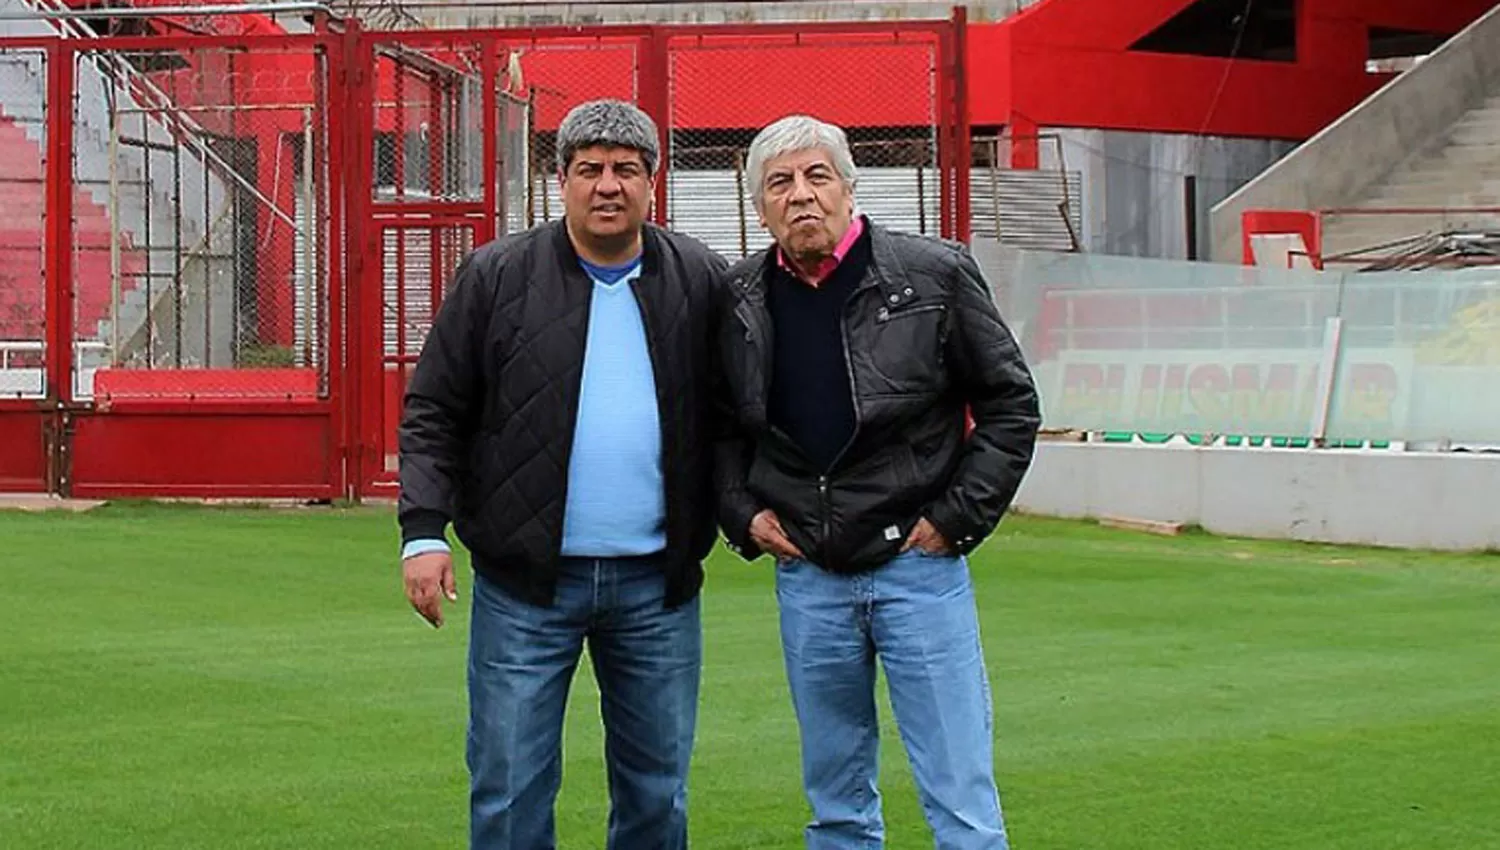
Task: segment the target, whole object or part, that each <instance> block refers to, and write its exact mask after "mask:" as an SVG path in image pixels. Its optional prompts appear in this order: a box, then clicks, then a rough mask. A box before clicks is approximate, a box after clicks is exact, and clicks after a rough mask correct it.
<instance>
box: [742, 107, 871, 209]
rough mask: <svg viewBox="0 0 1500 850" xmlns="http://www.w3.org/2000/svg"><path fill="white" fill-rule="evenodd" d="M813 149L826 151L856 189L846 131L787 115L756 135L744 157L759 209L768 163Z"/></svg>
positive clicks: (816, 121) (854, 173)
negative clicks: (784, 156) (786, 155)
mask: <svg viewBox="0 0 1500 850" xmlns="http://www.w3.org/2000/svg"><path fill="white" fill-rule="evenodd" d="M812 148H822V149H823V150H824V151H826V152H827V153H828V156H829V158H831V159H832V160H833V167H834V168H835V169H836V170H837V171H838V173H839V177H841V178H843V181H844V182H845V183H848V184H849V188H850V189H851V190H852V189H853V188H854V184H855V182H856V181H857V180H858V179H859V172H858V171H856V170H855V168H854V155H853V154H852V153H850V152H849V138H848V136H846V135H844V131H843V130H842V129H841V128H839V127H836V126H834V125H832V124H829V123H827V122H825V121H819V120H818V119H816V118H813V117H812V116H810V115H788V116H787V117H785V118H782V119H779V120H777V121H776V122H775V123H772V124H769V125H767V126H766V127H765V128H764V129H763V130H761V131H760V132H759V133H757V134H755V140H754V141H752V142H751V143H750V152H749V154H747V155H746V157H745V176H746V179H747V182H748V185H749V186H750V190H751V198H752V199H753V200H754V201H755V208H756V209H757V210H759V209H760V208H761V204H762V195H763V194H764V192H765V185H764V184H763V183H762V181H763V180H765V178H766V163H768V162H770V161H771V160H773V159H775V158H776V157H778V156H782V155H784V154H789V153H795V152H797V151H805V150H809V149H812Z"/></svg>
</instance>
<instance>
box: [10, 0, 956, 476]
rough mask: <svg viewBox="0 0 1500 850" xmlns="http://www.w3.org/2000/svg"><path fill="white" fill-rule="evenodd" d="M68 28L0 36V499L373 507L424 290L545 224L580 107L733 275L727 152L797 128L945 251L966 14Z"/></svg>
mask: <svg viewBox="0 0 1500 850" xmlns="http://www.w3.org/2000/svg"><path fill="white" fill-rule="evenodd" d="M94 11H95V12H97V13H98V14H97V15H93V17H95V18H105V17H107V16H108V15H109V14H111V13H110V12H109V11H108V10H102V9H100V10H94ZM64 14H65V16H66V13H64ZM91 14H92V13H91ZM122 14H123V13H122ZM76 17H78V16H74V17H65V19H62V20H53V21H47V22H44V21H40V20H38V21H33V22H28V23H27V24H26V25H25V26H26V27H31V28H32V29H31V30H30V31H31V32H34V34H33V35H19V36H17V35H7V36H3V37H0V491H17V490H24V491H47V492H55V493H59V494H64V495H77V496H99V497H108V496H121V495H139V496H219V497H245V496H248V497H286V498H309V499H333V498H343V497H354V498H360V497H364V496H372V495H379V496H390V495H393V494H394V493H395V484H396V480H397V475H396V473H397V470H396V465H395V458H396V456H397V447H396V425H397V423H398V421H399V418H400V411H401V402H402V395H403V393H404V391H405V386H406V379H407V376H408V374H409V372H410V369H411V368H412V366H413V364H414V363H415V361H416V358H417V356H418V354H419V353H420V350H421V346H422V344H423V342H424V341H425V339H426V334H427V331H428V329H429V328H430V326H431V321H432V317H433V316H434V315H435V313H436V311H437V309H438V308H439V306H440V304H441V301H442V295H443V292H444V290H445V289H446V288H447V286H448V285H450V283H451V278H452V275H453V272H454V270H455V269H456V268H457V266H458V263H459V262H460V261H461V260H462V259H463V257H464V256H465V255H466V254H467V253H468V252H469V251H471V250H472V249H473V248H474V247H476V246H478V245H480V244H482V243H484V242H487V241H489V240H491V239H493V238H495V237H496V236H498V235H502V234H505V233H511V232H516V231H519V230H523V229H526V228H528V227H531V226H533V225H535V224H538V223H541V222H545V221H548V220H553V219H556V218H557V217H559V216H560V215H561V213H562V208H561V198H560V196H559V193H558V183H557V179H556V175H555V171H556V169H555V167H554V165H553V158H554V145H555V133H556V129H557V125H558V122H559V121H560V120H561V118H562V116H563V115H564V114H566V112H567V111H568V110H569V109H570V108H572V107H573V106H574V105H576V104H578V103H581V102H583V101H585V100H591V99H594V98H598V97H618V98H624V99H629V100H634V101H636V102H638V103H639V104H641V106H642V107H643V108H644V109H646V110H647V112H649V113H650V114H652V115H653V116H654V117H655V118H656V119H657V121H658V124H659V125H660V131H661V142H662V150H663V151H664V166H665V168H664V171H663V174H662V175H661V179H660V180H659V181H658V185H657V196H656V204H655V207H654V212H653V215H654V217H655V219H656V220H657V221H658V222H659V223H662V224H667V225H669V226H671V227H673V228H676V229H678V230H682V231H685V232H687V233H690V234H692V235H695V236H698V237H699V238H701V239H703V240H704V241H706V242H707V243H708V244H709V245H710V246H712V247H714V248H715V249H717V250H719V251H720V252H722V253H724V254H726V255H730V256H738V255H741V254H744V253H747V252H748V251H751V250H755V249H757V248H759V247H760V246H761V245H762V244H764V242H765V240H766V238H767V237H766V236H765V235H764V233H763V231H761V229H760V227H759V225H758V222H757V221H756V220H755V215H754V212H753V208H752V207H753V204H751V203H750V197H749V191H750V190H749V187H746V186H745V185H744V176H743V165H744V151H745V147H746V145H747V144H748V142H749V140H750V138H751V137H752V136H753V135H754V133H755V132H756V130H757V129H758V128H759V127H760V126H762V125H763V124H764V123H766V122H767V121H769V120H772V119H774V118H776V117H778V116H780V115H783V114H787V113H791V112H812V113H814V114H819V115H821V116H823V117H825V118H827V119H829V120H833V121H835V122H837V123H840V124H841V125H843V126H845V127H846V128H847V129H848V130H849V132H850V137H851V141H852V142H853V144H854V149H855V156H856V162H857V163H858V165H859V166H860V168H861V172H862V178H861V184H860V200H861V204H862V205H863V206H864V207H865V208H866V209H868V210H869V211H871V212H872V214H874V215H875V216H876V217H877V218H879V219H881V220H882V221H886V222H889V223H892V224H895V225H896V226H899V227H903V228H905V229H910V230H918V231H923V232H929V233H937V234H941V235H944V236H950V237H957V238H964V237H966V235H967V234H966V226H965V224H966V221H967V209H966V206H965V205H966V200H967V190H966V178H967V173H968V169H967V168H962V167H959V165H960V164H961V163H963V164H966V163H967V158H968V153H967V138H968V134H967V126H966V124H965V121H966V118H965V115H964V109H963V101H964V98H963V97H962V93H963V85H962V79H961V77H962V57H961V46H962V42H963V35H962V16H961V14H960V15H959V17H957V18H955V20H954V21H901V22H883V23H847V24H843V23H841V24H831V23H824V24H771V25H746V26H683V27H679V26H662V27H635V26H603V27H590V28H577V27H566V28H564V27H558V28H541V29H527V30H484V31H473V30H465V31H419V32H399V33H389V32H366V31H363V30H361V28H360V27H359V26H357V25H356V24H354V23H352V22H349V23H341V22H333V21H330V20H327V19H325V18H320V19H319V20H317V21H316V23H315V27H314V32H312V33H310V34H305V35H284V34H270V33H273V32H274V29H275V28H274V26H273V25H271V24H269V23H265V22H264V21H262V19H261V18H259V17H257V16H256V15H251V14H238V15H228V14H222V13H221V14H215V15H205V16H198V17H195V18H193V19H192V20H190V21H177V20H176V19H175V18H172V17H171V16H170V15H163V16H161V18H162V21H163V22H166V23H163V24H162V25H160V26H158V25H155V24H153V25H151V26H143V27H137V28H135V29H136V30H138V31H141V34H137V35H130V36H106V37H100V36H99V35H98V34H97V33H94V32H92V31H90V30H88V29H87V27H86V26H85V25H84V24H82V23H81V22H74V18H76ZM265 20H268V19H265ZM257 21H261V22H260V23H257ZM167 24H171V25H167ZM23 29H24V28H23ZM11 31H12V32H15V31H16V30H15V29H14V28H13V29H12V30H11ZM834 61H836V63H837V64H838V65H839V67H840V68H842V69H843V71H845V72H847V73H845V74H843V75H841V76H837V77H826V75H825V78H822V79H820V80H819V81H818V83H817V85H816V86H815V87H813V88H808V87H807V86H805V85H804V84H803V80H804V79H805V78H804V77H799V76H798V74H800V73H801V72H802V71H804V70H806V69H807V68H813V67H817V66H818V65H819V64H821V63H827V62H834ZM726 74H728V75H729V76H730V77H731V78H732V83H731V84H730V85H726V84H725V82H724V80H725V75H726ZM871 78H878V85H877V84H875V83H872V82H870V80H871Z"/></svg>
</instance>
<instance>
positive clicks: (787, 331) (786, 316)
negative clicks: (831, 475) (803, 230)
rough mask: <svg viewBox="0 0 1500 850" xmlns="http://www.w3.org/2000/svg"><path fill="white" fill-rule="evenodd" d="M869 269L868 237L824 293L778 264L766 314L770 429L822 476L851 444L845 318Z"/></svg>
mask: <svg viewBox="0 0 1500 850" xmlns="http://www.w3.org/2000/svg"><path fill="white" fill-rule="evenodd" d="M869 267H870V229H869V228H868V227H866V228H865V232H864V233H863V234H861V235H860V237H859V239H858V240H857V241H856V242H855V243H854V245H853V246H851V247H850V249H849V253H848V254H846V255H844V259H843V260H842V261H841V262H840V263H839V264H838V266H837V267H836V268H835V269H834V271H833V274H831V275H829V276H828V278H827V279H826V280H824V281H823V282H822V284H821V285H819V286H817V287H812V286H809V285H808V284H806V283H804V282H803V281H801V280H799V279H798V278H797V277H795V276H794V275H793V274H792V273H791V272H789V271H787V270H786V269H783V268H781V267H780V266H779V265H776V264H775V263H774V261H773V265H772V269H771V271H770V275H771V280H770V285H769V287H768V290H769V294H768V297H767V306H769V307H770V310H771V321H772V323H773V325H774V327H775V332H774V334H773V336H774V338H775V349H774V350H773V352H772V357H771V397H770V410H769V411H768V412H769V415H770V422H771V424H772V425H774V426H776V427H778V428H780V429H781V430H782V431H784V432H785V433H786V435H787V436H788V437H791V438H792V440H793V442H795V443H796V444H797V445H798V446H799V447H801V449H802V451H803V452H804V453H806V455H807V457H808V459H809V460H811V461H812V462H813V465H814V466H816V467H817V468H818V469H823V470H826V469H828V468H829V467H831V466H832V465H833V462H834V460H836V459H837V458H838V455H839V452H840V451H842V450H843V448H844V446H845V444H847V443H848V442H849V439H850V438H851V437H853V436H854V426H855V420H854V396H853V392H852V390H851V389H850V387H849V364H848V361H847V360H846V359H845V357H844V339H843V310H844V305H845V303H846V302H847V301H848V300H849V296H850V295H851V294H852V293H853V292H854V290H855V289H856V288H857V287H858V286H859V282H860V281H861V280H862V279H863V278H864V276H865V272H866V271H867V270H868V269H869Z"/></svg>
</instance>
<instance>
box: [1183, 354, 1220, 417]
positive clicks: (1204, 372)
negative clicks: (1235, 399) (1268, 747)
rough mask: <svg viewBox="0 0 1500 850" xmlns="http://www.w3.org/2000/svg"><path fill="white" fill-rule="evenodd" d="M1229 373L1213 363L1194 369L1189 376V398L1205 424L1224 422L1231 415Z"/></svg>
mask: <svg viewBox="0 0 1500 850" xmlns="http://www.w3.org/2000/svg"><path fill="white" fill-rule="evenodd" d="M1228 395H1229V373H1228V372H1226V371H1225V370H1224V367H1223V366H1220V365H1219V364H1217V363H1211V364H1208V365H1205V366H1197V367H1194V369H1193V371H1192V373H1191V374H1190V375H1189V376H1188V398H1189V399H1190V400H1191V401H1192V405H1193V410H1194V411H1195V412H1197V414H1198V416H1199V417H1200V418H1201V419H1202V420H1203V421H1204V422H1205V423H1217V422H1222V421H1223V420H1224V418H1225V417H1226V416H1227V415H1228V413H1229V402H1228Z"/></svg>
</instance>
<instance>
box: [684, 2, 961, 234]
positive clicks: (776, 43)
mask: <svg viewBox="0 0 1500 850" xmlns="http://www.w3.org/2000/svg"><path fill="white" fill-rule="evenodd" d="M939 47H940V44H939V39H938V36H937V34H936V33H935V32H929V31H922V30H914V31H907V30H899V31H890V32H875V31H865V32H859V33H853V32H851V33H829V34H798V33H795V32H787V33H786V34H784V35H758V36H757V37H756V38H754V39H753V40H752V39H747V38H746V36H745V35H744V34H735V35H724V36H711V35H695V36H678V37H674V38H672V39H671V40H670V41H669V45H668V49H669V56H668V81H669V114H670V124H671V160H670V162H671V170H670V173H669V177H668V185H667V195H668V222H669V224H670V225H671V226H672V227H673V228H674V229H676V230H680V231H684V232H687V233H690V234H692V235H694V236H697V237H698V238H700V239H703V240H704V241H705V242H707V243H708V244H709V245H710V246H712V247H713V248H715V249H717V250H718V251H720V252H722V253H724V254H726V255H728V256H743V255H744V254H746V253H748V252H752V251H755V250H757V249H759V248H761V247H763V246H765V245H766V244H767V243H768V242H769V240H770V235H769V234H768V233H767V232H766V231H765V230H764V228H762V227H761V226H760V224H759V221H758V218H757V215H756V212H755V204H754V200H755V190H756V187H754V186H750V185H748V184H747V181H746V175H745V155H746V149H747V148H748V147H749V144H750V141H751V140H752V139H753V138H754V136H755V134H756V133H757V132H758V131H759V130H760V129H761V128H762V127H764V126H765V125H766V124H769V123H771V122H772V121H775V120H777V119H778V118H781V117H784V116H786V115H790V114H793V113H801V114H808V115H812V116H814V117H816V118H819V119H821V120H824V121H828V122H831V123H834V124H837V125H839V126H841V127H843V128H844V130H845V132H846V133H847V134H848V137H849V141H850V147H851V148H852V150H853V153H854V161H855V165H856V167H857V168H858V169H859V171H860V178H859V183H858V188H857V190H856V195H855V199H856V204H857V205H858V207H859V208H860V209H861V210H862V211H864V212H868V213H869V214H870V215H871V217H872V218H874V219H876V220H878V221H880V222H881V223H882V224H885V225H887V226H890V227H893V228H897V229H901V230H908V231H912V232H922V233H931V234H936V233H938V232H939V230H940V226H941V222H942V217H943V214H942V209H941V205H940V203H939V196H940V188H941V181H942V172H941V171H940V162H939V156H938V152H939V148H938V146H939V132H938V130H939V122H940V116H941V114H942V111H941V110H940V108H939V103H938V91H939V82H940V81H939V67H940V65H939ZM830 66H833V67H838V68H839V69H840V70H839V74H838V75H837V76H828V75H823V74H820V72H819V69H820V68H826V67H830ZM810 76H812V77H816V84H809V82H808V80H809V77H810ZM724 79H733V80H735V81H736V84H737V87H736V90H735V91H734V92H732V93H726V92H725V91H724V90H723V86H722V85H721V83H720V81H722V80H724Z"/></svg>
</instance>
